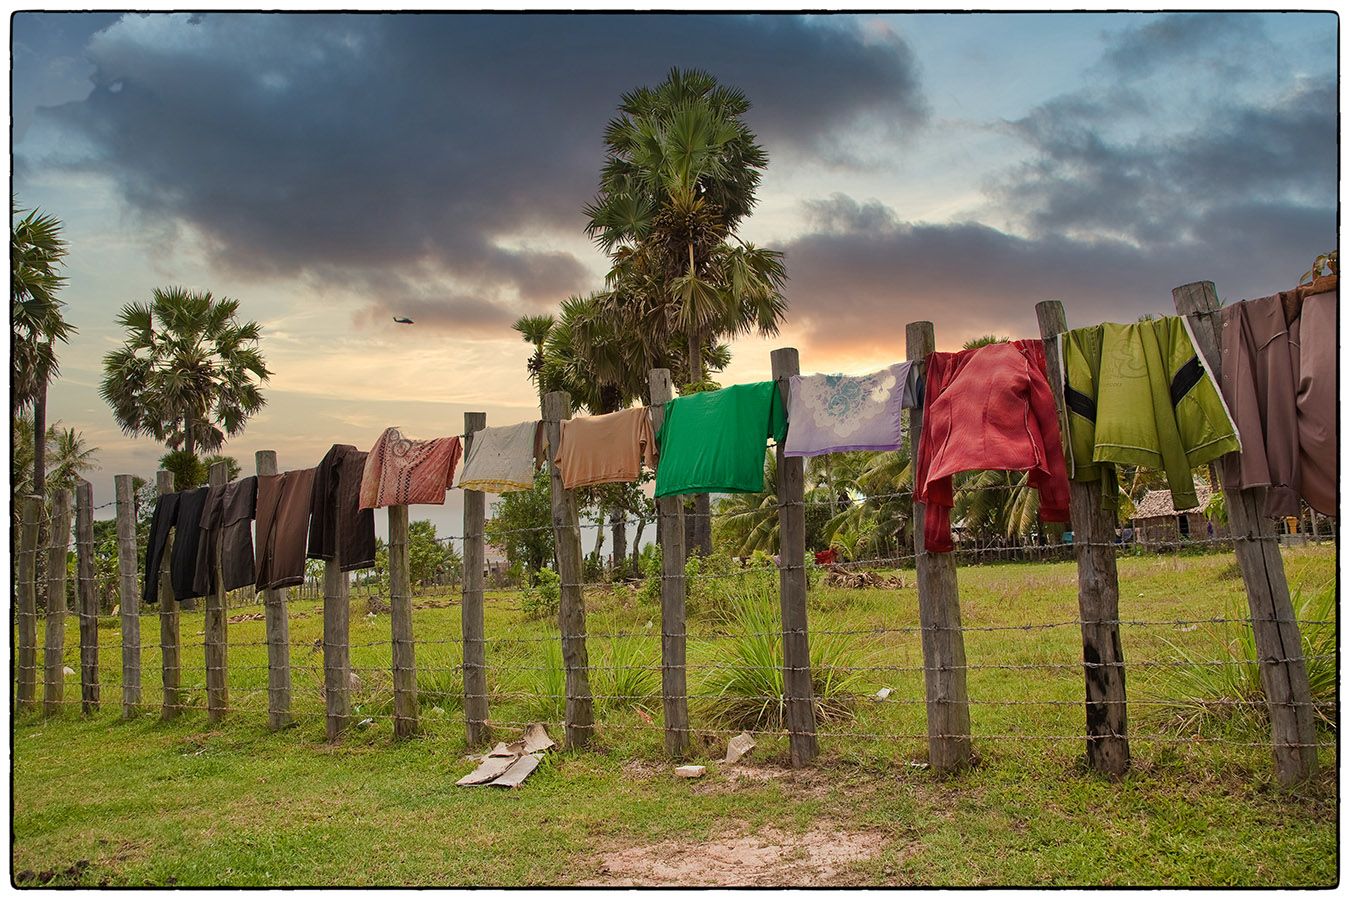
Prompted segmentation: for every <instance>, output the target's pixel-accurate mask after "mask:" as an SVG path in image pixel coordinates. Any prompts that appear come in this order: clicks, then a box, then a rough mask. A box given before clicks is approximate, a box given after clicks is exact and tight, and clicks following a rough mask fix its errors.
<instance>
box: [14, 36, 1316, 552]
mask: <svg viewBox="0 0 1350 900" xmlns="http://www.w3.org/2000/svg"><path fill="white" fill-rule="evenodd" d="M12 26H13V32H12V47H11V52H12V63H13V67H12V122H13V131H12V135H13V144H12V163H13V191H14V194H15V196H16V198H17V201H18V203H19V205H20V206H21V207H24V208H28V207H32V206H38V207H41V208H42V209H43V210H44V211H47V212H50V213H53V214H55V215H57V216H58V217H59V218H60V219H61V220H62V221H63V222H64V223H65V226H66V236H67V239H68V241H69V243H70V247H71V250H70V255H69V257H68V271H67V274H68V276H69V284H68V286H67V287H66V289H65V291H64V294H63V299H64V300H65V301H66V302H67V304H68V309H67V318H68V319H69V320H71V321H72V322H73V323H74V324H75V325H76V326H77V327H78V328H79V333H78V335H77V336H76V337H75V338H74V339H73V340H72V341H71V343H70V346H69V347H67V348H65V349H64V351H63V353H62V357H61V378H60V380H59V381H57V382H56V383H55V384H54V385H53V387H52V389H51V392H50V403H49V410H50V411H49V417H50V418H51V419H59V420H61V421H62V422H63V423H64V424H66V425H70V426H74V427H75V428H77V429H78V430H80V431H82V432H83V434H84V436H85V437H86V439H87V440H88V441H89V442H90V443H91V444H92V445H94V446H97V447H98V448H100V449H99V454H98V456H99V460H100V463H101V468H100V469H99V470H98V471H97V472H95V473H93V474H92V475H91V480H92V481H93V483H94V491H95V496H96V498H97V499H96V502H102V501H103V500H104V499H108V498H111V496H112V479H113V475H114V474H117V473H122V472H131V473H135V474H140V475H150V474H151V473H152V472H153V470H154V469H155V468H156V460H157V458H158V457H159V456H160V455H161V454H162V453H163V448H162V447H160V446H158V445H156V444H155V443H154V442H153V440H151V439H149V438H130V437H127V436H125V435H123V434H122V433H121V432H120V430H119V429H118V427H117V425H116V423H115V422H114V420H113V418H112V415H111V412H110V411H109V410H108V408H107V407H106V405H105V404H104V403H103V402H102V400H101V399H100V398H99V396H98V383H99V380H100V377H101V359H102V356H103V354H105V353H107V352H108V351H109V350H111V349H113V348H114V347H116V346H117V345H118V344H119V343H120V341H121V335H120V334H119V329H118V327H117V325H116V322H115V318H116V315H117V311H118V309H119V308H120V307H121V306H122V305H123V304H125V303H127V302H130V301H140V300H146V299H148V298H149V296H150V294H151V292H152V291H153V289H154V288H156V287H164V286H170V285H181V286H185V287H187V288H190V289H194V290H210V291H211V292H213V293H214V294H215V295H216V296H221V295H225V296H229V297H233V298H236V299H238V300H239V301H240V314H241V315H242V316H243V317H245V318H248V319H256V320H257V321H258V322H260V323H261V324H262V326H263V334H264V337H263V341H262V350H263V353H264V355H265V356H266V359H267V363H268V365H269V367H270V368H271V369H272V370H273V372H274V374H273V376H272V378H271V380H270V381H269V383H268V384H267V385H266V388H265V392H266V396H267V406H266V408H265V409H264V410H263V411H262V412H261V413H260V414H259V415H257V416H256V417H255V418H254V419H253V420H251V421H250V423H249V424H248V427H247V429H246V430H245V431H244V432H243V434H241V435H240V436H239V437H237V438H234V439H232V440H231V441H229V443H228V444H227V445H226V448H225V452H227V453H229V454H231V455H233V456H235V457H236V458H238V459H239V460H240V462H241V463H242V464H243V467H244V471H245V473H249V472H251V471H252V465H253V463H252V461H253V453H254V451H256V450H259V449H273V450H276V451H277V453H278V458H279V462H280V465H281V466H282V468H283V469H285V468H304V467H308V466H311V465H314V464H315V463H317V462H318V461H319V459H320V458H321V457H322V456H323V454H324V453H325V452H326V451H327V449H328V447H329V446H330V445H331V444H333V443H351V444H355V445H357V446H358V447H363V448H364V447H369V446H370V445H371V444H373V443H374V441H375V438H376V437H377V436H378V435H379V433H380V431H381V430H383V429H384V428H385V427H386V426H390V425H396V426H399V427H401V428H402V429H403V431H404V432H405V434H407V435H408V436H410V437H417V438H422V437H435V436H440V435H443V434H455V433H459V432H460V431H461V430H462V426H463V413H464V412H466V411H485V412H486V413H487V416H488V424H489V425H507V424H512V423H515V422H519V421H523V420H526V419H529V418H537V416H538V410H537V406H536V399H535V398H536V395H535V393H534V390H533V388H532V386H531V385H530V384H529V382H528V380H527V378H526V373H525V362H526V359H527V357H528V355H529V352H530V351H529V348H528V347H527V346H526V345H525V344H524V343H523V342H522V341H521V340H520V338H519V336H518V335H517V334H516V333H515V332H513V331H512V330H511V328H510V323H511V322H512V321H513V320H514V319H515V318H516V317H517V316H519V315H521V314H526V313H542V312H550V311H554V310H556V309H557V307H558V305H559V303H560V302H561V301H562V300H563V299H565V298H566V297H567V296H569V295H571V294H583V293H586V292H588V291H591V290H595V289H597V288H599V287H601V285H602V284H603V279H604V273H605V271H606V268H607V265H606V259H605V257H604V255H603V254H602V253H601V252H600V251H598V250H597V249H596V248H595V247H594V246H593V245H592V244H591V243H590V242H589V240H588V239H587V237H586V235H585V232H584V226H585V216H584V214H583V212H582V209H583V206H584V204H585V203H586V202H587V201H589V200H590V199H591V198H592V197H593V195H594V193H595V189H596V185H597V180H598V174H599V170H600V167H601V165H602V164H603V144H602V133H603V129H604V126H605V124H606V122H607V121H608V120H609V119H610V118H611V117H612V116H613V115H614V113H615V110H616V106H617V104H618V103H619V100H620V97H621V95H622V94H623V93H624V92H626V91H629V90H631V89H633V88H635V87H638V86H640V85H655V84H656V83H658V82H660V81H661V80H662V79H663V78H664V76H665V74H666V72H667V71H668V70H669V69H670V68H671V67H673V66H679V67H697V68H703V69H706V70H708V71H710V72H712V73H713V74H714V75H716V76H717V77H718V78H719V79H720V80H722V81H723V82H726V83H729V84H733V85H735V86H737V87H739V88H741V89H742V90H744V91H745V92H746V93H747V94H748V96H749V98H750V100H751V102H752V103H753V108H752V109H751V111H750V112H749V113H748V114H747V116H746V119H747V121H748V122H749V124H750V126H751V127H752V128H753V129H754V131H755V132H756V134H757V135H758V137H759V139H760V141H761V143H762V144H763V146H764V147H765V149H766V151H767V152H768V154H769V159H770V162H769V166H768V169H767V172H766V173H765V176H764V179H763V182H762V185H761V188H760V191H759V198H758V205H757V207H756V209H755V212H754V213H753V215H752V216H751V217H750V218H749V219H748V220H746V222H745V223H744V225H743V227H742V229H741V235H742V237H744V238H745V239H747V240H750V241H753V242H754V243H756V244H759V245H762V246H766V247H771V248H774V249H777V250H781V251H783V252H784V253H785V254H786V265H787V272H788V277H789V281H788V284H787V288H786V296H787V300H788V303H789V309H788V314H787V319H786V322H785V323H784V325H783V328H782V330H781V333H780V334H779V335H777V336H775V337H772V338H758V337H755V338H746V339H741V340H737V341H736V342H735V343H734V344H733V345H732V349H733V353H734V359H733V362H732V365H731V366H730V368H729V369H728V370H727V371H726V372H725V373H723V375H722V376H721V377H720V380H721V381H722V383H724V384H731V383H736V382H743V381H752V380H759V379H763V378H767V377H769V352H770V350H772V349H773V348H775V347H784V346H793V347H797V348H798V349H799V350H800V352H801V364H802V370H803V371H804V372H812V371H825V372H840V371H842V372H850V373H864V372H868V371H872V370H875V369H877V368H880V367H882V366H884V365H886V364H888V363H890V362H893V361H895V360H897V359H902V358H903V357H904V352H905V348H904V326H905V324H906V323H907V322H911V321H916V320H930V321H932V322H933V323H934V324H935V329H936V337H937V344H938V348H939V349H956V348H959V346H960V345H961V343H962V342H963V341H965V340H967V339H969V338H971V337H974V336H978V335H982V334H988V333H995V334H1001V335H1007V336H1011V337H1034V336H1036V335H1037V334H1038V331H1037V328H1036V320H1035V315H1034V310H1033V308H1034V305H1035V303H1036V302H1037V301H1039V300H1044V299H1051V298H1054V299H1060V300H1063V301H1064V303H1065V306H1066V310H1067V314H1068V319H1069V324H1070V325H1071V326H1078V325H1090V324H1095V323H1097V322H1101V321H1107V320H1115V321H1119V320H1125V321H1129V320H1131V319H1133V318H1135V317H1137V316H1139V315H1141V314H1143V313H1149V312H1151V313H1157V314H1162V313H1170V312H1172V305H1171V299H1170V298H1171V293H1170V291H1171V289H1172V288H1173V287H1175V286H1177V285H1180V284H1183V283H1186V282H1191V281H1197V280H1212V281H1214V282H1215V283H1216V285H1217V288H1218V292H1219V296H1220V297H1221V298H1224V299H1227V300H1238V299H1242V298H1246V297H1257V296H1264V295H1266V294H1270V293H1272V292H1274V291H1278V290H1282V289H1288V288H1290V287H1292V286H1293V285H1294V284H1295V283H1296V281H1297V279H1298V278H1299V276H1300V275H1301V274H1302V272H1303V271H1305V270H1306V269H1307V268H1308V267H1309V266H1310V264H1311V261H1312V259H1313V258H1314V257H1315V256H1316V255H1317V254H1319V253H1321V252H1325V251H1326V250H1329V249H1332V248H1333V247H1335V246H1336V239H1337V232H1336V213H1337V205H1336V202H1337V201H1336V197H1337V189H1338V180H1337V179H1338V169H1337V165H1338V146H1337V138H1338V134H1337V119H1336V117H1337V101H1338V97H1337V77H1338V72H1337V60H1336V52H1337V45H1336V38H1337V35H1336V28H1337V20H1336V17H1335V16H1334V15H1332V14H1329V13H1280V14H1252V13H1194V14H1178V13H1147V14H1144V13H1115V14H1105V13H1050V14H1031V15H1022V14H999V13H981V14H910V15H874V14H860V15H843V14H831V15H816V16H785V15H752V16H723V15H711V14H689V15H676V16H655V15H572V16H568V15H542V14H537V15H536V14H528V15H523V14H499V15H455V14H398V15H360V14H338V15H309V14H246V13H223V14H196V13H187V14H169V13H150V14H126V15H119V14H105V13H19V14H16V15H15V16H14V17H13V19H12ZM395 315H402V316H409V317H411V318H413V319H415V320H416V324H415V325H413V326H400V325H396V324H394V323H393V321H392V317H393V316H395ZM459 499H460V498H459V492H458V491H451V492H450V493H449V495H448V497H447V504H446V506H445V507H443V508H437V507H420V508H418V509H416V510H414V511H413V516H414V518H431V519H432V520H433V521H434V522H436V523H437V526H438V528H439V529H440V531H441V533H442V534H446V533H454V534H458V533H459V530H460V529H459V528H458V523H459V522H460V505H459ZM110 513H111V510H110V509H109V510H103V511H101V515H108V514H110ZM379 527H381V528H383V523H382V522H381V523H380V526H379ZM587 546H588V548H589V544H588V545H587Z"/></svg>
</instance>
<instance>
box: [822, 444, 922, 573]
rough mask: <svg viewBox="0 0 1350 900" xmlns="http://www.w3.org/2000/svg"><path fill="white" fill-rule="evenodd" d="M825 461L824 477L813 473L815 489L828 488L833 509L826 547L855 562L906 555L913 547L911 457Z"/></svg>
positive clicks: (839, 456)
mask: <svg viewBox="0 0 1350 900" xmlns="http://www.w3.org/2000/svg"><path fill="white" fill-rule="evenodd" d="M829 460H830V463H826V464H825V465H826V466H828V467H829V470H828V472H827V471H826V470H825V468H824V467H821V466H818V467H815V468H813V472H815V473H816V475H815V478H816V482H817V484H820V483H822V482H825V483H826V485H827V487H828V496H829V497H830V499H831V502H832V503H833V504H834V505H835V508H836V509H837V512H835V513H834V514H833V515H832V516H831V517H830V520H829V522H827V523H826V525H825V536H826V538H827V539H828V540H829V541H830V545H831V546H833V547H837V548H839V549H840V550H842V551H843V552H844V555H845V556H846V557H848V558H849V559H853V560H858V559H863V558H868V557H870V558H889V557H898V556H902V555H904V553H903V552H902V551H906V550H909V549H911V548H912V546H913V544H912V535H909V534H908V532H909V531H910V530H911V528H910V526H911V524H912V521H913V513H914V500H913V496H912V495H911V490H912V489H913V485H914V469H913V467H912V465H911V464H910V456H909V451H908V450H906V449H902V450H888V451H884V452H877V453H835V454H831V455H830V457H829ZM831 464H832V465H831Z"/></svg>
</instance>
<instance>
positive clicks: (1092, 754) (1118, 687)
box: [1036, 300, 1130, 775]
mask: <svg viewBox="0 0 1350 900" xmlns="http://www.w3.org/2000/svg"><path fill="white" fill-rule="evenodd" d="M1036 320H1037V321H1038V322H1039V323H1040V326H1041V339H1042V341H1043V342H1044V344H1045V363H1046V366H1045V368H1046V372H1047V374H1048V376H1049V379H1050V388H1051V390H1052V391H1053V393H1054V395H1055V404H1056V405H1057V406H1058V407H1059V414H1060V427H1061V429H1064V428H1066V426H1067V423H1068V414H1069V413H1068V409H1067V408H1066V407H1065V405H1064V378H1063V376H1062V374H1061V372H1062V370H1061V367H1060V356H1059V335H1060V334H1061V333H1063V332H1065V331H1068V330H1069V326H1068V320H1067V319H1066V318H1065V317H1064V304H1062V303H1060V302H1059V301H1058V300H1044V301H1042V302H1040V303H1037V304H1036ZM1064 437H1065V441H1066V444H1067V441H1068V432H1067V430H1066V431H1065V432H1064ZM1069 519H1070V522H1071V525H1072V528H1073V550H1074V556H1075V557H1076V558H1077V560H1078V617H1079V619H1080V620H1081V622H1082V625H1081V628H1082V632H1083V679H1084V681H1085V684H1086V698H1087V760H1088V765H1090V766H1091V767H1092V768H1094V769H1096V770H1097V771H1098V772H1104V773H1106V774H1108V775H1123V774H1125V772H1126V770H1127V769H1129V767H1130V742H1129V737H1128V731H1127V724H1128V718H1127V716H1126V705H1125V655H1124V653H1123V652H1122V651H1121V645H1120V585H1119V582H1118V581H1117V577H1116V551H1115V548H1114V547H1112V546H1111V545H1112V544H1113V543H1114V542H1115V539H1116V513H1115V511H1114V510H1112V509H1105V508H1103V506H1102V485H1101V482H1100V481H1070V482H1069Z"/></svg>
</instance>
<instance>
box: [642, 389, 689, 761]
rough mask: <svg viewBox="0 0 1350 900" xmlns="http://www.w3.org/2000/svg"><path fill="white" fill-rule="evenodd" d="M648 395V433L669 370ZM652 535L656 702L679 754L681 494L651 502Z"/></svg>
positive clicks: (682, 717) (662, 411)
mask: <svg viewBox="0 0 1350 900" xmlns="http://www.w3.org/2000/svg"><path fill="white" fill-rule="evenodd" d="M647 384H648V386H649V387H650V389H651V397H652V406H651V414H652V431H653V432H657V431H660V430H661V423H662V421H663V420H664V419H665V415H666V401H667V400H670V399H671V397H672V396H674V389H673V387H672V385H671V381H670V370H669V369H652V370H651V372H650V373H648V376H647ZM656 514H657V534H658V536H659V537H660V540H661V705H662V709H663V710H664V713H665V727H666V753H668V754H669V755H671V756H673V757H676V758H679V757H682V756H684V755H685V754H686V753H687V752H688V751H689V688H688V670H687V666H686V656H685V646H686V643H685V642H686V637H685V635H686V622H685V612H684V600H685V583H684V554H685V547H684V498H683V497H661V498H660V499H658V500H657V501H656Z"/></svg>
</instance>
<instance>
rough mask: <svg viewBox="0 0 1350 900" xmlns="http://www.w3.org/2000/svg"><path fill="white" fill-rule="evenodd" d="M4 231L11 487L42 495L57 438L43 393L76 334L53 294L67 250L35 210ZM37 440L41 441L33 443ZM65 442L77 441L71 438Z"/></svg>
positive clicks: (50, 221) (52, 222) (57, 229)
mask: <svg viewBox="0 0 1350 900" xmlns="http://www.w3.org/2000/svg"><path fill="white" fill-rule="evenodd" d="M14 217H15V220H16V221H15V222H14V225H13V228H12V229H11V231H10V291H9V296H10V336H11V344H10V414H11V417H12V419H13V422H14V429H13V435H12V438H13V452H14V457H15V459H14V464H15V465H16V466H17V464H18V462H19V458H20V457H22V458H23V460H24V461H25V462H26V463H27V466H26V467H25V470H24V472H23V473H22V474H20V472H19V470H18V469H17V468H15V469H14V470H13V474H14V475H15V476H17V477H16V478H15V481H16V487H17V486H18V484H17V482H20V481H21V482H22V487H23V488H24V491H25V492H26V493H35V494H38V495H43V496H45V495H46V493H47V470H48V463H47V453H48V448H49V447H50V446H51V445H52V444H53V443H54V442H56V441H57V440H58V433H57V431H56V430H55V429H54V428H49V427H48V425H47V387H48V386H49V385H50V384H51V382H52V379H54V378H56V377H57V376H58V375H59V374H60V371H61V369H60V365H59V360H58V358H57V349H58V346H59V345H60V344H67V343H69V342H70V338H71V336H72V335H73V334H74V333H75V331H76V328H75V326H74V325H72V324H71V323H70V322H68V321H66V317H65V311H64V306H65V304H64V303H62V302H61V300H60V298H59V297H58V294H59V293H60V291H61V288H62V287H64V286H65V283H66V278H65V276H64V275H63V274H62V270H63V269H64V267H65V258H66V254H67V253H68V252H69V247H68V246H67V244H66V241H65V238H64V237H63V236H62V225H61V221H60V219H58V218H56V217H55V216H53V215H49V214H47V213H44V212H42V211H41V210H39V209H31V210H19V209H15V210H14ZM34 435H42V436H43V439H42V440H34ZM70 440H71V441H76V440H78V436H77V435H75V434H74V433H73V432H72V434H71V435H70Z"/></svg>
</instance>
